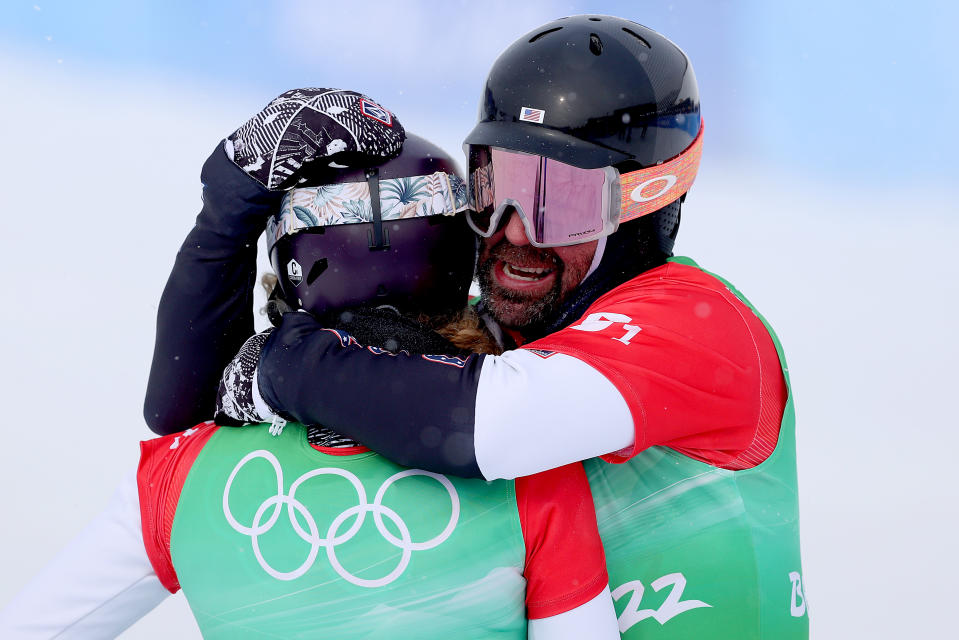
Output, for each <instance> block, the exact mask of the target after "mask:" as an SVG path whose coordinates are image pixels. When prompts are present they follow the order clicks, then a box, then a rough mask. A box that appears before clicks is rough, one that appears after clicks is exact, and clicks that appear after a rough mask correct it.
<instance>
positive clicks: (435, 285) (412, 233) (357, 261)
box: [267, 132, 476, 315]
mask: <svg viewBox="0 0 959 640" xmlns="http://www.w3.org/2000/svg"><path fill="white" fill-rule="evenodd" d="M456 174H457V169H456V165H455V163H454V162H453V160H452V159H451V158H450V157H449V156H448V155H447V154H446V153H445V152H444V151H443V150H442V149H440V148H439V147H438V146H436V145H435V144H433V143H431V142H429V141H427V140H425V139H423V138H421V137H419V136H416V135H413V134H411V133H409V132H407V134H406V141H405V142H404V143H403V148H402V150H401V152H400V154H399V155H398V156H397V157H395V158H393V159H392V160H388V161H387V162H385V163H383V164H381V165H379V166H377V167H374V168H370V169H356V170H350V169H345V170H343V169H341V170H338V171H336V172H335V173H334V172H330V171H329V170H326V171H325V173H324V174H317V175H314V176H312V177H311V178H309V179H308V180H307V182H306V183H303V184H301V185H299V186H298V187H297V188H296V189H292V190H291V191H290V192H288V193H287V195H286V196H285V197H284V199H283V204H282V205H281V211H280V212H279V213H277V214H276V215H275V216H274V217H273V218H272V219H271V222H270V224H268V226H267V244H268V246H269V256H270V263H271V264H272V266H273V269H274V271H275V272H276V275H277V278H278V285H279V288H280V290H281V295H282V298H283V299H284V300H285V301H286V302H287V303H288V304H289V305H290V306H291V307H293V308H300V309H305V310H306V311H309V312H311V313H315V314H317V315H321V314H324V313H328V312H330V311H336V310H339V309H345V308H349V307H356V306H361V305H373V306H380V305H389V306H393V307H396V308H397V309H398V310H400V311H401V312H404V313H421V312H422V313H428V314H430V315H438V314H444V313H450V312H454V311H457V310H461V309H463V308H464V307H465V305H466V301H467V297H468V289H469V284H470V281H471V279H472V276H473V265H474V260H475V247H476V239H475V236H474V235H473V232H472V231H471V230H470V228H469V226H468V225H467V223H466V220H465V216H464V215H463V214H462V213H456V214H455V215H450V214H449V213H450V212H449V209H450V205H452V207H453V209H455V210H457V211H459V210H465V203H466V192H465V185H464V184H463V181H462V179H461V178H459V177H458V176H457V175H456ZM417 176H419V177H420V179H419V180H416V179H415V178H416V177H417ZM431 176H432V178H431ZM397 179H402V180H397ZM349 183H357V184H356V185H354V186H360V185H363V184H365V185H368V186H369V192H368V193H373V192H374V190H375V191H376V192H378V193H380V195H381V197H383V196H384V195H385V194H386V193H387V192H389V195H390V197H393V198H394V200H393V201H394V202H397V203H399V204H400V205H405V204H409V203H411V202H415V201H416V198H417V197H419V198H420V199H421V200H423V199H424V198H425V200H423V202H424V203H425V204H424V205H421V206H426V207H430V206H432V205H431V204H429V202H430V199H429V197H428V196H429V195H430V194H432V196H433V200H432V202H434V203H435V202H440V205H439V206H438V207H436V206H434V207H433V209H430V210H431V211H432V210H435V209H437V208H438V209H440V210H444V207H443V205H442V200H440V201H436V200H435V198H442V197H443V195H444V194H445V195H446V196H447V199H446V206H445V210H447V215H423V214H422V212H421V213H420V214H416V213H415V211H414V210H410V209H409V207H407V211H406V213H404V214H403V215H404V217H402V218H400V219H388V216H387V212H385V211H383V212H381V211H380V202H379V201H378V200H375V199H373V200H370V202H369V203H368V205H367V206H370V207H371V209H363V210H362V211H361V210H359V209H357V207H358V206H359V207H361V208H362V206H364V205H362V204H360V201H358V200H352V201H351V200H344V201H342V202H341V203H340V204H341V205H342V206H343V208H344V209H345V210H347V211H355V212H356V213H357V215H356V217H355V222H354V221H353V219H349V218H347V219H348V220H349V221H350V222H351V223H347V224H344V223H342V220H341V221H339V222H338V223H336V224H325V225H324V224H323V223H322V222H317V220H316V219H313V218H312V217H311V216H312V214H311V213H310V211H309V210H307V208H305V207H299V206H295V201H296V199H295V196H297V193H298V192H300V194H301V195H300V196H299V197H303V195H302V194H305V195H306V196H308V197H312V198H314V199H320V198H324V197H331V198H336V197H339V195H338V194H336V193H334V192H335V191H336V190H335V189H324V188H323V187H330V186H331V185H348V184H349ZM431 184H432V185H434V186H435V185H441V186H443V190H442V191H439V192H437V191H436V190H435V189H431V188H430V185H431ZM444 185H445V186H444ZM309 187H317V188H314V189H312V190H311V189H309ZM447 188H450V189H449V190H447ZM457 190H459V192H458V193H456V194H455V196H454V202H450V200H449V197H448V196H449V195H450V194H451V191H457ZM374 202H375V204H374ZM410 206H413V207H414V208H415V205H412V204H411V205H410ZM284 216H286V219H287V220H293V224H294V225H295V226H296V227H297V228H294V229H292V230H291V229H290V228H289V226H288V225H287V226H286V227H285V228H284V225H283V223H282V221H283V218H284ZM406 216H411V217H406ZM417 216H418V217H417ZM384 218H385V219H384ZM294 219H296V220H294ZM301 224H302V226H301Z"/></svg>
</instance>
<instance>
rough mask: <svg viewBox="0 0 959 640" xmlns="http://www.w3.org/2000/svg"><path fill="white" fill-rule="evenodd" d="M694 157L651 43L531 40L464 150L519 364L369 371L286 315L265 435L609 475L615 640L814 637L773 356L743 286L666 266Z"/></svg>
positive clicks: (494, 292) (483, 467)
mask: <svg viewBox="0 0 959 640" xmlns="http://www.w3.org/2000/svg"><path fill="white" fill-rule="evenodd" d="M702 140H703V125H702V120H701V117H700V108H699V96H698V90H697V87H696V80H695V76H694V74H693V71H692V66H691V65H690V63H689V60H688V59H687V58H686V56H685V54H684V53H683V52H682V51H681V50H680V49H679V48H678V47H676V46H675V45H674V44H673V43H671V42H670V41H668V40H667V39H666V38H664V37H663V36H661V35H660V34H658V33H656V32H654V31H652V30H650V29H647V28H645V27H643V26H641V25H638V24H635V23H633V22H629V21H626V20H622V19H619V18H612V17H609V16H575V17H570V18H564V19H561V20H557V21H555V22H552V23H549V24H547V25H544V26H543V27H541V28H539V29H536V30H534V31H532V32H530V33H529V34H527V35H526V36H523V37H522V38H520V39H519V40H518V41H516V42H515V43H514V44H513V45H512V46H510V47H509V48H508V49H507V50H506V51H505V52H504V53H503V55H502V56H500V58H499V59H498V60H497V61H496V63H495V64H494V66H493V68H492V70H491V71H490V74H489V77H488V79H487V83H486V87H485V91H484V93H483V98H482V101H481V105H480V117H479V123H478V124H477V125H476V127H475V129H474V130H473V132H471V133H470V134H469V136H468V137H467V139H466V145H467V152H468V155H469V173H470V176H469V177H470V192H471V197H472V198H473V209H474V212H473V213H472V214H471V217H470V223H471V226H472V227H473V229H474V230H475V231H476V232H477V233H478V235H480V236H481V238H483V240H482V246H481V249H480V252H479V263H478V276H479V280H480V284H481V287H482V293H483V309H484V310H485V312H486V313H487V315H488V317H490V318H491V322H493V323H494V324H493V325H492V326H494V327H496V328H498V329H500V330H502V341H503V343H504V345H505V346H506V347H507V351H506V352H505V353H503V355H501V356H490V355H487V356H472V357H470V358H469V359H467V360H466V361H465V362H464V363H463V364H462V366H457V367H448V366H442V365H437V364H434V363H424V361H423V360H422V359H417V358H391V359H388V360H383V359H379V360H377V359H375V358H372V357H371V356H370V354H368V353H364V352H363V351H362V350H360V349H357V348H351V347H349V346H343V345H341V344H340V343H338V342H337V341H335V340H333V339H332V338H331V336H329V335H328V332H325V331H323V330H322V327H321V326H320V325H319V324H317V322H316V321H315V320H314V319H312V318H310V317H308V316H306V315H305V314H295V315H287V316H286V317H285V318H284V320H283V323H282V326H281V327H280V328H279V329H278V330H277V331H276V332H275V333H274V334H273V335H272V336H271V337H270V339H269V340H268V341H266V343H265V345H264V346H263V349H262V354H261V355H260V356H259V359H258V369H257V375H258V384H256V385H253V387H252V388H251V394H252V395H253V398H252V399H250V400H249V402H252V401H253V400H255V401H256V405H257V406H258V407H261V408H263V410H264V413H265V414H266V415H264V414H260V415H259V416H258V417H261V418H265V417H269V414H270V413H273V412H276V413H278V414H280V415H282V416H285V417H292V418H295V419H297V420H300V421H302V422H306V423H322V424H326V425H330V426H333V427H335V428H337V429H340V430H342V431H344V432H346V433H348V434H349V435H351V436H352V437H355V438H357V439H358V440H360V441H362V442H364V443H365V444H367V445H369V446H370V447H371V448H373V449H374V450H376V451H379V452H381V453H383V454H384V455H386V456H387V457H390V458H392V459H394V460H396V461H398V462H400V463H402V464H405V465H410V466H415V467H422V468H426V469H431V470H434V471H441V472H447V473H453V474H458V475H465V476H471V477H484V478H487V479H492V478H503V477H506V478H509V477H516V476H519V475H524V474H529V473H535V472H537V471H540V470H542V469H548V468H551V467H555V466H559V465H562V464H565V463H567V462H570V461H574V460H582V459H586V458H594V457H598V456H601V457H602V460H600V459H598V458H597V459H592V460H589V461H588V462H587V463H586V464H587V469H588V473H589V476H590V483H591V487H592V490H593V494H594V497H595V500H596V503H597V515H598V517H599V525H600V531H601V533H602V535H603V539H604V544H605V546H606V552H607V559H608V564H609V568H610V579H611V583H610V584H611V586H612V587H614V590H613V595H614V597H615V598H617V599H618V601H619V604H620V608H621V614H620V616H619V621H620V629H621V630H622V631H623V632H624V633H626V634H627V635H630V636H632V635H637V636H640V635H644V634H646V633H655V634H656V635H658V636H661V637H664V638H665V637H669V638H674V637H675V638H680V637H700V636H706V635H709V636H711V637H729V638H747V637H749V638H751V637H776V638H805V637H806V636H807V635H808V618H807V615H806V602H805V597H804V594H803V591H802V574H801V566H800V556H799V544H798V500H797V490H796V469H795V467H796V465H795V434H794V411H793V405H792V397H791V394H790V393H789V386H788V377H787V375H786V368H785V363H784V360H783V358H782V350H781V348H780V345H779V343H778V341H777V339H776V338H775V335H774V334H773V333H772V331H771V329H770V328H769V327H768V325H767V324H766V322H765V320H763V318H762V317H761V316H759V315H758V313H757V312H755V310H754V309H753V307H752V306H751V305H750V304H749V302H748V301H747V300H746V299H745V298H744V297H743V296H742V295H741V294H739V293H738V292H737V291H736V290H735V289H734V288H733V287H732V285H730V284H729V283H727V282H725V281H723V280H721V279H720V278H718V277H717V276H714V275H712V274H710V273H708V272H706V271H704V270H702V269H700V268H699V267H698V265H696V264H695V263H694V262H693V261H692V260H689V259H687V258H674V257H672V246H673V241H674V240H675V238H676V233H677V230H678V226H679V218H680V209H681V205H682V202H683V200H684V199H685V194H686V192H687V190H688V189H689V187H690V185H691V184H692V182H693V179H694V177H695V174H696V169H697V167H698V161H699V156H700V152H701V145H702ZM517 347H518V348H517ZM254 356H255V354H254ZM246 357H250V354H247V355H246ZM360 374H362V376H363V379H364V380H366V385H365V386H364V388H363V389H362V390H357V389H355V388H350V387H349V386H348V385H346V384H343V383H341V382H339V381H341V380H350V379H355V376H357V375H360ZM424 389H425V390H427V393H422V390H424ZM367 398H372V399H373V402H367V401H366V399H367ZM223 408H224V410H226V411H227V412H230V411H233V410H234V409H233V408H231V407H230V406H229V403H227V404H226V405H224V407H223ZM387 421H388V422H390V423H391V425H392V428H391V429H390V430H388V431H387V430H383V429H382V425H383V424H384V423H386V422H387ZM609 463H625V464H609ZM627 596H628V597H627ZM653 621H655V622H656V623H658V625H656V624H654V623H653Z"/></svg>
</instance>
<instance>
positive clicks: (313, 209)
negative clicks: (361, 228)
mask: <svg viewBox="0 0 959 640" xmlns="http://www.w3.org/2000/svg"><path fill="white" fill-rule="evenodd" d="M379 184H380V210H381V216H382V219H383V220H401V219H403V218H419V217H423V216H437V215H444V216H451V215H454V214H456V213H459V212H461V211H465V210H466V209H467V208H468V203H467V197H466V183H465V182H464V181H463V180H462V179H461V178H459V177H458V176H455V175H451V174H448V173H443V172H442V171H439V172H436V173H434V174H431V175H428V176H413V177H409V178H392V179H388V180H387V179H381V180H380V181H379ZM372 221H373V207H372V200H371V198H370V187H369V183H367V182H343V183H339V184H327V185H322V186H319V187H303V188H298V189H291V190H290V191H289V192H287V194H286V195H285V196H284V197H283V203H282V204H281V205H280V211H279V212H278V213H277V214H276V215H274V216H273V217H272V218H270V219H269V221H268V222H267V225H266V243H267V250H268V251H272V250H273V245H274V244H275V243H276V241H277V240H279V239H280V238H282V237H283V236H285V235H289V234H291V233H295V232H296V231H299V230H300V229H307V228H309V227H327V226H331V225H337V224H357V223H360V222H372Z"/></svg>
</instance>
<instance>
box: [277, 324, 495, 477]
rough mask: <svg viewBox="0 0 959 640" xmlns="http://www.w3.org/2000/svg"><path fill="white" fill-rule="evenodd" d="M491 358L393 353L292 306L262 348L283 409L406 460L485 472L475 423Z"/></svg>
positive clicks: (464, 473) (458, 471)
mask: <svg viewBox="0 0 959 640" xmlns="http://www.w3.org/2000/svg"><path fill="white" fill-rule="evenodd" d="M484 357H485V356H482V355H472V356H470V357H468V358H453V357H450V356H424V355H408V354H406V353H400V354H398V355H391V354H389V353H386V352H381V351H380V350H376V349H369V348H366V347H364V346H361V345H359V344H358V343H357V342H356V341H355V340H353V339H352V338H351V337H350V335H349V334H347V333H345V332H342V331H334V330H331V329H324V328H322V327H321V326H320V325H319V324H318V323H317V322H316V321H315V320H314V319H313V318H312V317H311V316H309V315H308V314H305V313H290V314H286V315H285V316H283V323H282V325H281V326H280V327H279V328H278V329H276V330H275V331H274V332H273V334H272V335H271V336H270V338H269V339H268V340H267V342H266V344H265V345H264V347H263V351H262V353H261V355H260V362H259V369H258V371H259V375H258V379H259V392H260V394H261V395H262V397H263V399H264V400H265V401H266V403H267V404H268V405H270V406H272V407H283V411H282V414H283V415H284V416H286V417H288V418H291V419H294V420H297V421H299V422H303V423H305V424H322V425H325V426H327V427H330V428H332V429H334V430H336V431H338V432H339V433H342V434H344V435H347V436H349V437H351V438H353V439H355V440H357V441H359V442H362V443H364V444H365V445H367V446H368V447H370V448H371V449H373V450H374V451H377V452H379V453H382V454H383V455H385V456H386V457H387V458H390V459H391V460H393V461H394V462H397V463H399V464H402V465H405V466H409V467H417V468H422V469H429V470H431V471H436V472H439V473H450V474H453V475H457V476H461V477H468V478H479V477H482V474H481V472H480V469H479V466H478V465H477V462H476V451H475V448H474V443H473V429H474V424H475V406H476V389H477V386H478V384H479V372H480V368H481V366H482V363H483V358H484ZM375 381H388V382H386V383H383V382H375ZM438 421H442V424H440V423H438Z"/></svg>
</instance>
